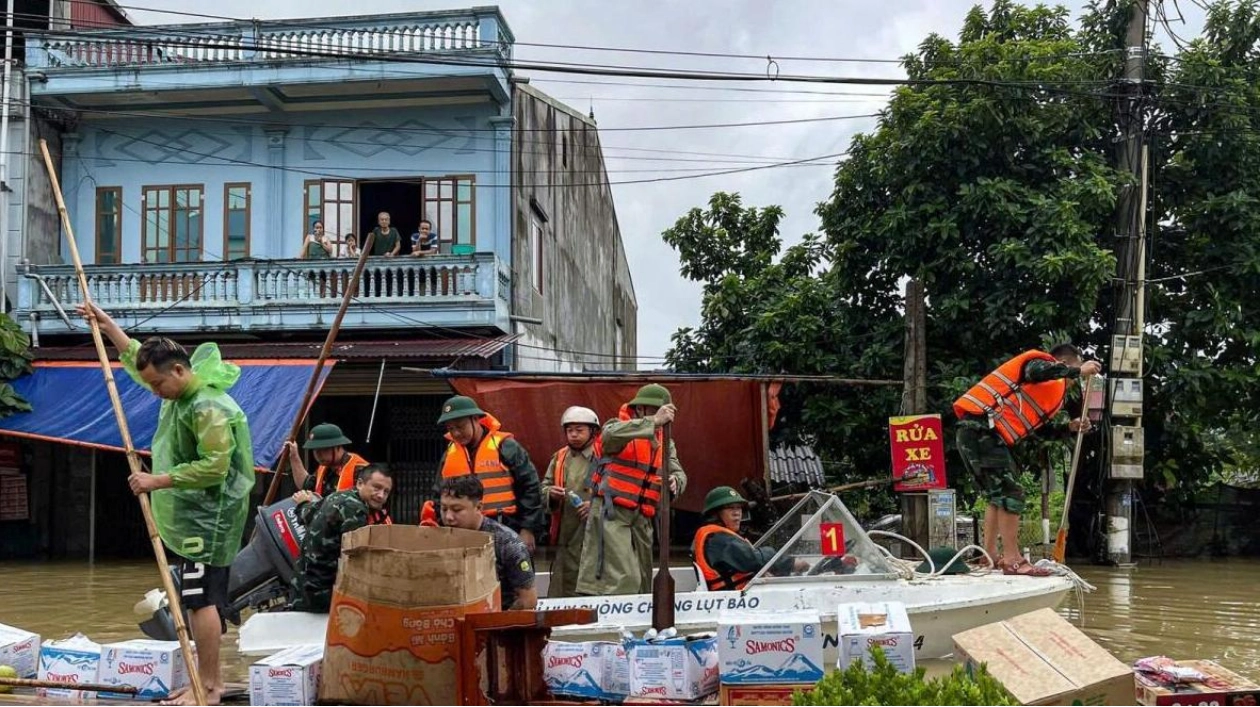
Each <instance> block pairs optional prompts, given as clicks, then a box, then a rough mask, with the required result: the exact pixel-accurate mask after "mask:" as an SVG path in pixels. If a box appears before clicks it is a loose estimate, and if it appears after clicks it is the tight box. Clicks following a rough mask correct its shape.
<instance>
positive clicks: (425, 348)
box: [32, 334, 520, 363]
mask: <svg viewBox="0 0 1260 707" xmlns="http://www.w3.org/2000/svg"><path fill="white" fill-rule="evenodd" d="M518 338H520V337H519V335H515V334H512V335H504V336H497V337H492V338H485V337H478V338H467V339H407V340H405V341H398V340H391V341H345V342H340V343H337V344H334V345H333V348H332V351H330V352H329V354H328V355H329V357H331V358H334V359H337V360H343V361H344V360H377V361H379V360H381V359H384V360H386V361H417V360H429V361H441V362H443V363H449V362H450V361H451V359H455V358H461V357H462V358H489V357H491V356H493V355H495V354H496V353H498V352H500V351H502V350H503V349H504V348H505V347H507V346H508V345H509V344H511V343H512V342H514V341H516V340H517V339H518ZM323 346H324V343H323V342H322V341H303V342H274V343H257V342H250V343H231V342H223V343H220V344H219V350H220V351H221V352H222V353H223V358H225V359H227V360H229V361H230V360H233V359H259V358H310V359H314V358H319V352H320V349H322V348H323ZM32 353H34V354H35V360H37V361H95V360H96V349H95V348H94V347H93V346H92V345H91V344H86V345H83V346H49V347H40V348H36V349H33V351H32Z"/></svg>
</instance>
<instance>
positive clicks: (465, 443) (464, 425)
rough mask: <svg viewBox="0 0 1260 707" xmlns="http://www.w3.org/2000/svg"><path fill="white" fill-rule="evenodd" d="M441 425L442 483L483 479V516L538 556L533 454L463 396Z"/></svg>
mask: <svg viewBox="0 0 1260 707" xmlns="http://www.w3.org/2000/svg"><path fill="white" fill-rule="evenodd" d="M438 424H439V425H443V426H445V427H446V439H447V440H449V441H450V444H449V445H447V447H446V453H445V454H443V455H442V459H441V461H440V462H438V469H441V470H442V478H443V479H450V478H453V477H456V476H467V475H469V474H472V475H474V476H476V477H477V478H478V479H480V480H481V484H482V486H483V487H484V489H485V496H484V498H483V499H482V503H483V505H482V513H483V514H484V515H485V516H486V517H487V518H493V519H494V520H496V521H498V522H500V523H502V524H503V525H506V526H507V527H509V528H511V529H512V530H514V531H516V532H517V533H518V534H519V535H520V536H521V540H523V541H524V542H525V545H526V547H528V548H529V551H530V552H531V553H532V552H534V548H535V539H534V534H535V533H536V532H538V531H539V530H541V529H542V528H543V505H542V486H541V485H540V484H539V481H538V470H537V469H536V468H534V463H533V462H532V461H530V459H529V452H527V451H525V448H524V447H522V446H521V443H520V442H517V441H516V440H515V439H513V438H512V435H511V434H510V433H508V432H503V431H502V430H501V429H500V427H501V425H500V423H499V421H498V420H496V419H495V418H494V416H493V415H490V414H487V413H486V412H484V411H482V409H481V408H479V407H477V403H475V402H473V399H472V398H468V397H465V396H463V395H456V396H455V397H453V398H451V399H449V400H447V401H446V402H445V403H443V405H442V415H441V417H439V418H438ZM440 512H441V511H440V510H439V514H440Z"/></svg>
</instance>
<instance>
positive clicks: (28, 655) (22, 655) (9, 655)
mask: <svg viewBox="0 0 1260 707" xmlns="http://www.w3.org/2000/svg"><path fill="white" fill-rule="evenodd" d="M0 665H7V666H9V667H11V668H13V669H14V670H16V671H17V674H18V677H20V678H33V677H35V674H36V672H37V671H38V670H39V634H35V633H31V632H30V631H25V630H23V629H20V628H17V627H14V626H6V625H4V624H0Z"/></svg>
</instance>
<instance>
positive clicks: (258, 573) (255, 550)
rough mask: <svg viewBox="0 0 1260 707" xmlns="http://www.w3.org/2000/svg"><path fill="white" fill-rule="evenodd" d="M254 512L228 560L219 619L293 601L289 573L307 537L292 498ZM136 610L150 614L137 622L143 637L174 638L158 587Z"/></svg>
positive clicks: (278, 607) (276, 607)
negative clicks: (245, 537) (249, 531)
mask: <svg viewBox="0 0 1260 707" xmlns="http://www.w3.org/2000/svg"><path fill="white" fill-rule="evenodd" d="M257 512H258V517H257V518H255V522H254V534H253V536H252V537H251V538H250V541H249V544H247V545H246V546H245V547H244V548H243V549H242V550H241V551H240V552H239V553H237V555H236V558H235V559H234V560H232V568H231V573H230V575H229V577H228V606H227V610H226V612H225V613H224V616H223V620H224V621H231V622H232V623H234V624H236V625H238V626H239V625H240V623H241V612H242V611H244V610H245V609H253V610H255V611H282V610H284V609H287V608H288V607H289V605H290V604H292V603H293V599H294V596H293V590H292V586H293V577H294V575H296V574H297V562H298V557H299V556H300V554H301V548H302V538H304V537H306V526H305V525H303V524H302V522H301V521H300V520H299V519H298V514H297V504H295V503H294V502H293V499H291V498H286V499H284V500H283V501H280V502H278V503H275V504H272V505H270V506H267V507H266V508H259V509H258V511H257ZM171 575H172V579H173V580H174V585H175V591H179V574H178V572H177V571H176V570H175V569H172V570H171ZM136 613H138V614H141V615H148V616H149V618H148V619H146V620H145V621H143V622H141V623H140V630H141V631H143V632H144V634H145V635H146V636H148V637H150V638H153V639H156V640H159V641H174V640H177V638H178V636H177V634H176V632H175V622H174V620H173V619H172V618H171V609H170V605H169V603H168V602H167V601H166V595H165V593H164V592H163V591H162V590H160V589H153V590H150V591H149V593H148V594H146V595H145V599H144V601H141V602H140V603H139V604H137V605H136ZM185 619H187V616H185ZM185 623H187V620H185Z"/></svg>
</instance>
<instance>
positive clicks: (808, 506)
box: [749, 491, 896, 585]
mask: <svg viewBox="0 0 1260 707" xmlns="http://www.w3.org/2000/svg"><path fill="white" fill-rule="evenodd" d="M756 547H759V548H760V547H770V548H775V549H776V550H777V552H776V553H775V555H774V559H773V560H771V561H770V562H769V563H768V564H767V565H766V566H765V567H763V568H762V569H761V571H760V572H758V573H757V576H755V577H753V578H752V580H751V581H750V582H749V584H750V585H751V584H753V583H755V582H776V581H790V582H800V581H801V580H808V579H812V578H818V579H820V580H826V581H829V582H834V581H836V580H835V578H836V576H838V575H843V576H845V577H846V579H854V580H864V579H886V578H889V577H895V576H896V573H895V571H894V569H893V567H892V565H890V564H889V563H888V560H887V558H885V556H884V555H883V553H881V552H880V551H879V549H878V548H877V547H876V546H875V543H874V542H873V541H872V540H871V538H870V536H868V535H867V534H866V531H865V530H863V529H862V526H861V525H859V524H858V522H857V520H856V519H854V517H853V514H851V513H849V509H848V508H846V507H845V505H844V503H843V502H842V501H841V500H840V498H839V497H837V496H833V495H831V494H828V493H822V492H820V491H811V492H810V493H809V495H808V496H806V497H805V498H803V499H801V500H800V501H799V502H798V503H797V504H796V505H795V506H793V507H792V510H790V511H788V512H787V513H785V514H784V515H783V517H782V518H780V519H779V522H778V523H775V525H774V527H773V528H771V529H770V532H768V533H766V534H765V535H763V536H762V537H761V539H759V540H758V541H757V543H756ZM788 559H793V560H805V561H806V562H808V563H809V569H807V570H805V572H803V573H802V574H799V575H795V576H787V575H786V573H784V574H783V575H778V576H776V574H774V573H772V570H776V571H778V570H783V569H784V568H785V566H790V563H788V562H787V560H788Z"/></svg>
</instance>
